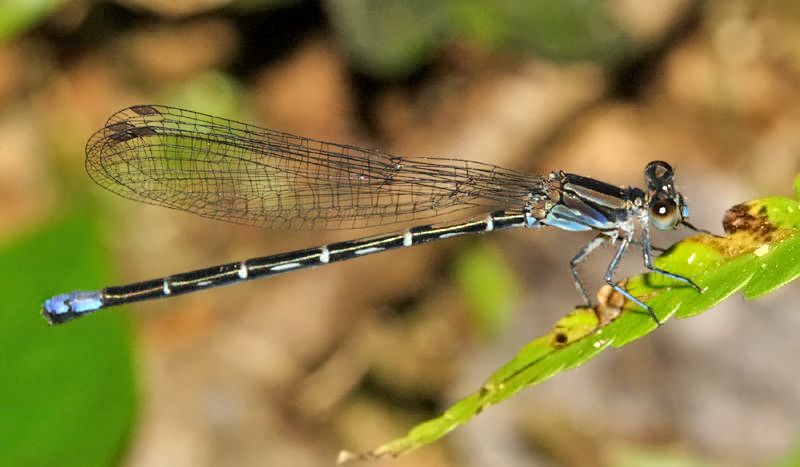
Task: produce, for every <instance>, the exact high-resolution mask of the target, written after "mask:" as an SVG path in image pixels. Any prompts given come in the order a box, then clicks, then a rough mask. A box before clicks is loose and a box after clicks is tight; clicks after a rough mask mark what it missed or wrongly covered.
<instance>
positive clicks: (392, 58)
mask: <svg viewBox="0 0 800 467" xmlns="http://www.w3.org/2000/svg"><path fill="white" fill-rule="evenodd" d="M447 3H448V2H444V1H437V2H430V1H427V0H411V1H405V2H397V1H394V0H348V1H344V2H342V1H337V0H334V1H329V2H327V3H326V6H327V9H328V12H329V14H330V17H331V24H332V25H333V26H334V27H335V28H336V29H337V32H338V33H339V36H340V37H341V38H342V41H343V42H344V44H345V46H346V47H347V49H348V51H349V52H350V55H351V56H352V58H353V61H354V62H355V64H356V65H357V66H358V67H359V68H361V69H362V70H364V71H366V72H368V73H371V74H374V75H377V76H380V77H384V78H392V77H397V76H402V75H407V74H409V73H410V72H412V71H413V70H415V69H416V68H418V67H419V66H420V64H421V63H423V62H424V61H425V60H427V58H428V56H430V55H431V53H432V52H433V51H434V50H435V48H436V46H438V43H439V42H440V40H441V39H442V37H443V32H444V30H445V27H446V25H447V20H448V17H447Z"/></svg>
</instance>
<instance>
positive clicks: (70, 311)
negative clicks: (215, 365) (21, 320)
mask: <svg viewBox="0 0 800 467" xmlns="http://www.w3.org/2000/svg"><path fill="white" fill-rule="evenodd" d="M86 169H87V171H88V173H89V175H90V176H91V177H92V179H93V180H94V181H95V182H96V183H97V184H99V185H100V186H102V187H104V188H106V189H108V190H110V191H113V192H114V193H117V194H118V195H121V196H124V197H126V198H130V199H134V200H137V201H142V202H145V203H150V204H156V205H161V206H166V207H169V208H174V209H180V210H184V211H188V212H192V213H194V214H197V215H200V216H203V217H210V218H213V219H219V220H223V221H228V222H235V223H241V224H249V225H255V226H260V227H270V228H289V229H343V228H362V227H369V226H374V225H387V224H395V223H400V222H407V221H411V220H418V219H423V218H430V217H434V216H441V215H445V214H448V213H452V212H455V211H459V210H464V209H468V208H476V207H483V208H484V209H486V211H485V212H488V213H487V214H484V215H482V216H479V217H473V218H469V219H467V220H464V221H462V222H457V223H442V224H433V225H422V226H417V227H412V228H408V229H405V230H401V231H398V232H393V233H389V234H385V235H378V236H373V237H368V238H361V239H357V240H352V241H347V242H339V243H332V244H328V245H322V246H318V247H314V248H309V249H304V250H297V251H290V252H287V253H281V254H277V255H272V256H266V257H262V258H253V259H249V260H246V261H241V262H236V263H229V264H222V265H219V266H214V267H210V268H205V269H199V270H196V271H190V272H185V273H180V274H175V275H172V276H167V277H163V278H160V279H154V280H149V281H145V282H137V283H133V284H127V285H122V286H115V287H106V288H104V289H101V290H92V291H80V290H79V291H74V292H72V293H69V294H62V295H56V296H54V297H52V298H50V299H49V300H47V301H46V302H45V304H44V307H43V314H44V316H45V317H46V318H47V319H48V321H49V322H50V323H51V324H56V323H63V322H65V321H69V320H71V319H74V318H76V317H80V316H83V315H86V314H88V313H92V312H94V311H97V310H100V309H102V308H108V307H111V306H116V305H121V304H124V303H131V302H136V301H140V300H149V299H156V298H163V297H167V296H172V295H179V294H184V293H188V292H195V291H199V290H204V289H209V288H212V287H216V286H219V285H226V284H235V283H238V282H242V281H246V280H251V279H257V278H261V277H268V276H273V275H276V274H281V273H284V272H289V271H295V270H298V269H303V268H308V267H312V266H319V265H322V264H328V263H333V262H335V261H342V260H345V259H350V258H357V257H360V256H365V255H368V254H372V253H378V252H381V251H386V250H390V249H394V248H400V247H408V246H413V245H419V244H421V243H426V242H429V241H432V240H439V239H444V238H449V237H454V236H457V235H464V234H470V233H481V232H490V231H493V230H501V229H509V228H513V227H543V226H554V227H558V228H561V229H564V230H571V231H582V230H593V231H596V232H597V233H598V235H597V236H596V237H595V238H594V239H593V240H592V241H590V242H589V243H588V244H587V245H586V246H584V247H583V248H581V249H580V250H579V251H578V253H577V254H576V255H575V256H574V257H573V258H572V261H571V262H570V269H571V271H572V274H573V277H574V280H575V285H576V286H577V288H578V290H579V291H580V293H581V295H582V297H583V299H584V300H585V302H586V303H587V305H588V304H589V303H590V300H589V297H588V296H587V294H586V292H585V290H584V288H583V285H582V284H581V281H580V278H579V277H578V272H577V269H576V266H577V264H578V263H580V262H581V261H582V260H583V259H584V258H585V257H586V256H587V255H588V254H589V253H591V252H592V251H593V250H595V249H596V248H597V247H598V246H600V245H601V244H602V243H604V242H607V241H608V242H611V243H616V245H617V250H616V253H615V254H614V256H613V258H612V259H611V262H610V263H609V265H608V268H607V270H606V273H605V281H606V282H607V283H608V284H609V285H610V286H611V287H613V288H614V289H615V290H617V291H618V292H620V293H621V294H623V295H624V296H625V297H627V298H628V299H629V300H631V301H633V302H635V303H636V304H638V305H639V306H641V307H642V308H644V309H645V310H647V311H648V312H650V314H651V316H652V317H653V319H654V320H655V321H656V323H659V321H658V318H657V317H656V315H655V313H654V312H653V310H652V309H651V308H650V307H648V306H647V305H646V304H645V303H643V302H642V301H640V300H639V299H637V298H636V297H634V296H633V295H631V294H630V293H628V292H627V291H626V290H625V289H624V288H622V287H620V286H619V285H617V284H616V283H615V282H614V273H615V271H616V270H617V266H618V265H619V262H620V260H621V258H622V256H623V255H624V253H625V251H626V250H627V249H628V246H629V245H630V244H631V243H639V244H640V245H641V247H642V251H643V259H644V265H645V267H647V269H649V270H651V271H653V272H656V273H659V274H662V275H664V276H667V277H671V278H673V279H677V280H678V281H681V282H684V283H686V284H688V285H690V286H692V287H694V288H695V289H697V290H700V288H699V287H698V286H697V284H695V283H694V282H693V281H692V280H691V279H689V278H687V277H683V276H680V275H677V274H673V273H670V272H668V271H664V270H662V269H659V268H657V267H655V266H654V265H653V261H652V249H653V248H652V246H651V244H650V237H649V232H650V231H649V228H650V225H652V226H653V227H655V228H657V229H659V230H670V229H673V228H675V227H676V226H677V225H678V224H685V225H687V226H689V227H692V226H691V225H690V224H688V222H687V221H686V218H687V216H688V215H689V209H688V207H687V205H686V202H685V200H684V198H683V196H681V194H680V193H679V192H678V191H677V190H676V189H675V184H674V174H673V171H672V167H670V165H669V164H667V163H666V162H661V161H654V162H651V163H649V164H648V165H647V167H646V168H645V171H644V178H645V182H646V184H647V190H641V189H639V188H633V187H617V186H614V185H611V184H608V183H604V182H601V181H598V180H594V179H591V178H588V177H583V176H580V175H575V174H569V173H564V172H552V173H550V174H549V175H547V176H540V175H530V174H525V173H521V172H516V171H513V170H509V169H504V168H501V167H497V166H494V165H490V164H483V163H480V162H473V161H465V160H458V159H433V158H404V157H396V156H392V155H389V154H386V153H383V152H380V151H377V150H370V149H363V148H359V147H355V146H347V145H342V144H335V143H328V142H324V141H317V140H313V139H309V138H303V137H298V136H293V135H290V134H287V133H281V132H278V131H274V130H268V129H263V128H259V127H256V126H253V125H248V124H244V123H239V122H235V121H231V120H227V119H224V118H219V117H213V116H210V115H205V114H201V113H196V112H192V111H188V110H182V109H177V108H173V107H166V106H160V105H140V106H135V107H131V108H129V109H125V110H122V111H120V112H118V113H116V114H114V115H113V116H111V118H109V120H108V122H107V123H106V125H105V127H103V128H102V129H101V130H99V131H98V132H96V133H95V134H94V135H93V136H92V137H91V138H90V139H89V142H88V143H87V145H86ZM637 226H638V227H639V228H640V230H641V236H640V238H639V240H638V241H635V240H634V237H635V231H636V227H637ZM692 228H693V227H692ZM659 324H660V323H659Z"/></svg>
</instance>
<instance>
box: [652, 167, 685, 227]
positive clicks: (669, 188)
mask: <svg viewBox="0 0 800 467" xmlns="http://www.w3.org/2000/svg"><path fill="white" fill-rule="evenodd" d="M644 178H645V181H646V182H647V188H648V189H649V190H650V193H649V198H648V203H647V210H648V214H649V217H650V223H651V224H653V227H655V228H657V229H659V230H671V229H674V228H675V226H676V225H678V224H679V223H681V222H683V221H684V219H685V218H687V217H689V207H688V206H686V203H685V202H684V200H683V196H681V194H680V193H678V191H677V190H675V173H674V172H673V171H672V167H671V166H670V165H669V164H667V163H666V162H664V161H653V162H651V163H649V164H647V167H646V168H645V169H644Z"/></svg>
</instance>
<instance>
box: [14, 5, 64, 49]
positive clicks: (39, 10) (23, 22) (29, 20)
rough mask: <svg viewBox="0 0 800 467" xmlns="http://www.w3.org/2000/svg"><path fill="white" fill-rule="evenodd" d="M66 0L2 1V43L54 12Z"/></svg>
mask: <svg viewBox="0 0 800 467" xmlns="http://www.w3.org/2000/svg"><path fill="white" fill-rule="evenodd" d="M63 3H65V0H3V1H2V2H0V44H3V43H5V42H7V41H8V40H10V39H12V38H14V37H15V36H16V35H17V34H20V33H21V32H23V31H25V30H26V29H28V28H29V27H31V26H32V25H33V24H35V23H36V22H37V21H39V20H41V19H42V18H44V17H45V16H47V15H50V14H52V13H53V12H54V11H55V10H56V9H57V8H58V7H60V6H61V5H62V4H63Z"/></svg>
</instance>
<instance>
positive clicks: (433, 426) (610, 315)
mask: <svg viewBox="0 0 800 467" xmlns="http://www.w3.org/2000/svg"><path fill="white" fill-rule="evenodd" d="M795 190H796V193H797V196H798V198H800V177H798V178H797V179H796V180H795ZM723 226H724V227H725V231H726V232H727V234H728V235H727V236H725V237H716V236H713V235H710V234H706V235H696V236H693V237H689V238H687V239H684V240H682V241H681V242H679V243H677V244H675V245H673V246H672V248H670V249H669V250H668V251H667V252H665V253H664V254H663V255H661V256H660V257H658V258H657V259H656V260H655V261H654V263H655V266H656V267H658V268H661V269H664V270H666V271H669V272H671V273H674V274H678V275H681V276H683V277H688V278H691V279H692V280H693V281H694V282H695V283H697V284H698V285H699V286H700V287H701V289H702V293H700V292H698V291H697V290H695V289H694V288H693V287H691V286H689V285H687V284H686V283H684V282H681V281H678V280H675V279H671V278H669V277H666V276H664V275H662V274H656V273H647V274H641V275H638V276H634V277H632V278H630V279H628V280H626V281H622V282H621V283H620V285H621V286H623V287H625V288H626V289H627V290H628V292H630V293H631V294H632V295H633V296H635V297H636V298H638V299H639V300H642V301H644V302H645V303H647V304H648V306H650V307H651V308H652V309H653V310H654V312H655V314H656V316H657V317H658V319H659V321H661V322H662V323H663V322H665V321H666V320H667V319H668V318H669V317H670V316H673V315H674V316H676V317H678V318H688V317H690V316H694V315H697V314H699V313H702V312H703V311H706V310H708V309H710V308H711V307H713V306H714V305H716V304H717V303H719V302H720V301H722V300H724V299H725V298H727V297H728V296H730V295H731V294H733V293H735V292H737V291H741V292H742V294H743V295H744V296H745V297H746V298H756V297H760V296H761V295H764V294H767V293H769V292H771V291H773V290H775V289H777V288H778V287H780V286H782V285H783V284H786V283H787V282H789V281H791V280H794V279H795V278H797V276H798V275H800V262H798V261H797V258H798V257H800V202H799V201H798V199H788V198H778V197H773V198H763V199H758V200H754V201H751V202H749V203H744V204H740V205H737V206H734V207H732V208H731V209H729V210H728V212H726V214H725V217H724V219H723ZM598 299H599V301H600V303H599V304H598V305H597V306H595V307H593V308H591V309H590V308H582V307H580V308H577V309H575V310H574V311H573V312H572V313H570V314H569V315H567V316H566V317H565V318H563V319H562V320H561V321H559V322H558V323H557V324H556V326H555V327H554V328H553V330H552V331H551V332H550V333H548V334H546V335H544V336H542V337H540V338H538V339H536V340H534V341H532V342H530V343H529V344H527V345H526V346H525V347H523V348H522V350H521V351H520V352H519V353H518V354H517V356H516V357H515V358H514V359H513V360H512V361H511V362H509V363H508V364H506V365H505V366H504V367H502V368H501V369H500V370H498V371H497V372H496V373H495V374H494V375H492V376H491V377H490V378H489V379H488V380H487V382H486V383H485V384H484V385H483V386H482V387H481V388H480V389H479V390H478V391H476V392H475V393H473V394H472V395H470V396H468V397H466V398H465V399H462V400H461V401H459V402H457V403H456V404H455V405H453V406H452V407H450V408H449V409H447V410H446V411H445V412H444V414H442V415H441V416H439V417H437V418H434V419H432V420H429V421H426V422H423V423H421V424H419V425H417V426H416V427H414V428H412V429H411V431H409V432H408V433H407V434H406V435H405V436H403V437H401V438H398V439H396V440H393V441H390V442H388V443H386V444H384V445H382V446H379V447H378V448H376V449H374V450H372V451H370V452H367V453H362V454H356V453H351V452H347V451H343V452H342V453H341V454H340V457H339V462H340V463H342V462H349V461H352V460H364V459H374V458H378V457H384V456H399V455H402V454H405V453H407V452H410V451H412V450H414V449H416V448H418V447H420V446H423V445H425V444H428V443H431V442H433V441H435V440H437V439H439V438H441V437H442V436H444V435H446V434H447V433H449V432H450V431H452V430H453V429H455V428H456V427H458V426H459V425H461V424H463V423H466V422H467V421H469V420H470V419H471V418H472V417H474V416H475V415H477V414H479V413H480V412H481V411H482V410H483V409H485V408H487V407H489V406H490V405H492V404H496V403H498V402H501V401H503V400H505V399H507V398H508V397H510V396H512V395H513V394H515V393H517V392H518V391H520V390H522V389H524V388H526V387H528V386H531V385H534V384H536V383H539V382H541V381H544V380H545V379H547V378H549V377H551V376H553V375H555V374H557V373H559V372H561V371H564V370H568V369H570V368H575V367H576V366H579V365H581V364H583V363H584V362H586V361H588V360H589V359H591V358H592V357H594V356H595V355H597V354H598V353H600V352H601V351H602V350H603V349H605V348H607V347H609V346H611V345H613V346H614V347H619V346H622V345H625V344H627V343H629V342H631V341H633V340H635V339H638V338H640V337H642V336H644V335H646V334H647V333H649V332H650V331H652V330H653V329H655V328H656V327H658V325H657V323H656V322H655V321H654V320H653V319H652V317H651V316H650V314H649V312H647V311H646V310H644V309H642V308H641V307H639V306H638V305H636V304H635V303H634V302H632V301H630V300H627V299H625V298H624V297H623V296H622V295H621V294H619V293H618V292H615V291H612V289H611V287H610V286H605V287H604V288H603V289H601V293H600V294H598Z"/></svg>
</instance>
